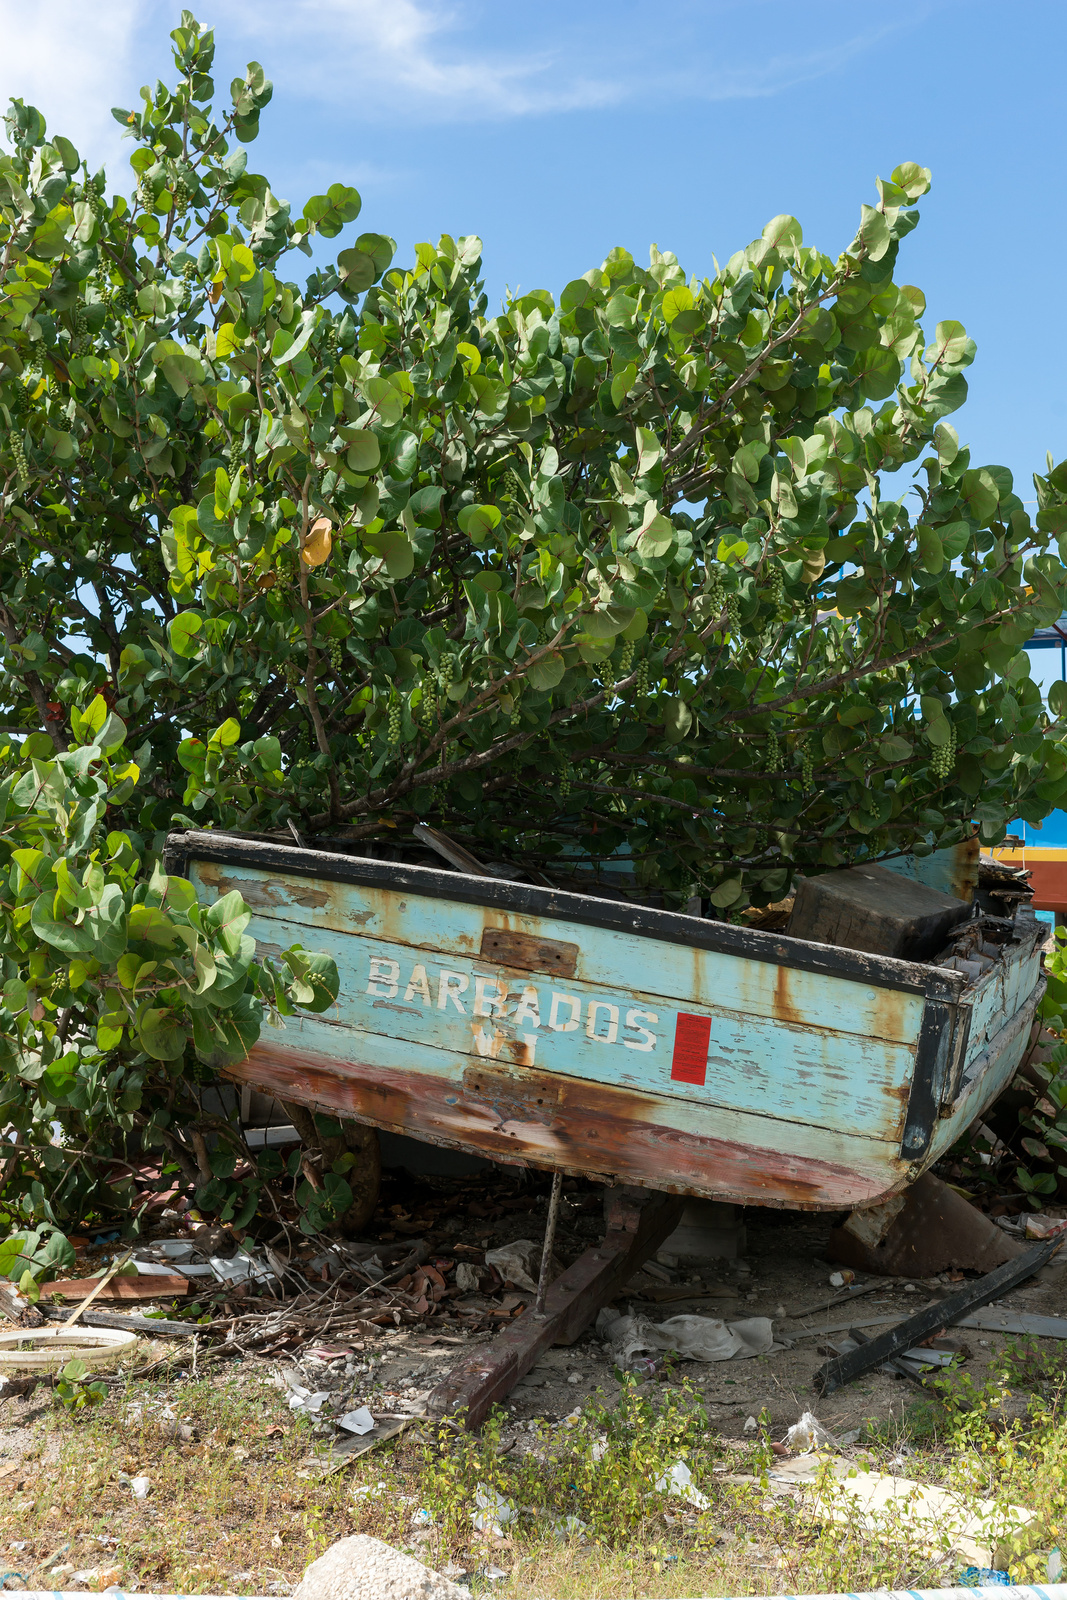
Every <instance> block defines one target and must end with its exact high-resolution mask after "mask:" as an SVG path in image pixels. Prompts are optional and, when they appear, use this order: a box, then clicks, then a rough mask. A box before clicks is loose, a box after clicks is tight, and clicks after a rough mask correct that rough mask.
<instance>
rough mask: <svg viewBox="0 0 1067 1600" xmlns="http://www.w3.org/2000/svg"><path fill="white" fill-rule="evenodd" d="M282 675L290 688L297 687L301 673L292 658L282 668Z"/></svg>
mask: <svg viewBox="0 0 1067 1600" xmlns="http://www.w3.org/2000/svg"><path fill="white" fill-rule="evenodd" d="M282 675H283V677H284V678H285V681H286V683H287V684H288V685H289V687H290V689H295V688H296V686H297V684H298V683H299V682H300V673H299V672H298V671H297V666H296V662H295V661H292V660H290V661H287V662H286V663H285V666H284V667H283V668H282Z"/></svg>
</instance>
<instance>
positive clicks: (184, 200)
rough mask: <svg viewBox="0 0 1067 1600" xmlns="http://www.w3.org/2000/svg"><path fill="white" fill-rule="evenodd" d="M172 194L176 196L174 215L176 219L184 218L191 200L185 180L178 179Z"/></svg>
mask: <svg viewBox="0 0 1067 1600" xmlns="http://www.w3.org/2000/svg"><path fill="white" fill-rule="evenodd" d="M172 193H173V196H174V214H175V216H176V217H184V215H185V213H186V212H187V211H188V209H189V200H190V191H189V185H188V184H187V183H186V181H185V179H184V178H179V179H178V181H177V183H176V184H175V185H174V189H173V191H172Z"/></svg>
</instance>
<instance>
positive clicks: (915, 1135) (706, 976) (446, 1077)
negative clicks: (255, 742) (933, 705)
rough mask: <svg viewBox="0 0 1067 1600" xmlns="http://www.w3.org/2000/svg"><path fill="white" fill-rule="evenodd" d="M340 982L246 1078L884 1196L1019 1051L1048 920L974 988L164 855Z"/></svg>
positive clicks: (196, 846) (693, 930)
mask: <svg viewBox="0 0 1067 1600" xmlns="http://www.w3.org/2000/svg"><path fill="white" fill-rule="evenodd" d="M170 859H171V860H172V862H173V865H174V868H175V869H176V870H177V869H178V868H180V869H181V870H184V871H186V872H188V874H189V876H190V877H191V878H192V880H193V882H194V883H195V884H196V885H197V888H198V891H199V893H200V894H201V896H202V897H203V898H204V899H205V900H209V899H213V898H214V897H215V896H216V895H219V894H223V893H226V892H228V891H229V890H230V889H239V890H240V891H241V893H242V894H243V895H244V897H245V899H246V900H247V902H248V904H249V905H250V906H251V907H252V909H253V913H254V915H253V921H252V924H251V927H250V932H252V933H253V934H254V935H255V937H256V939H257V941H258V942H259V944H260V948H261V950H262V951H263V952H264V953H266V954H270V953H271V952H272V951H278V950H281V949H283V948H284V947H285V946H287V945H289V944H291V943H293V942H299V943H301V944H303V945H304V946H305V947H307V948H309V949H317V950H325V951H327V952H328V953H329V954H330V955H332V956H333V957H334V959H335V960H336V962H337V965H338V968H339V970H340V973H341V993H340V998H339V1000H338V1003H337V1005H336V1006H335V1007H334V1008H333V1009H332V1010H331V1011H330V1012H329V1013H326V1014H325V1015H322V1016H318V1017H304V1018H302V1019H288V1020H287V1021H286V1023H285V1025H284V1027H277V1028H275V1027H271V1028H267V1029H265V1030H264V1034H263V1037H262V1038H261V1040H260V1042H259V1043H258V1044H257V1046H256V1047H255V1049H254V1050H253V1052H252V1054H251V1056H250V1057H249V1059H248V1060H247V1061H246V1062H244V1063H242V1064H241V1065H240V1066H239V1067H237V1068H235V1069H232V1075H233V1076H235V1077H237V1078H239V1079H242V1080H244V1081H247V1082H249V1083H251V1084H253V1085H255V1086H256V1087H258V1088H261V1089H264V1090H267V1091H268V1092H271V1093H274V1094H276V1095H278V1096H279V1097H280V1098H284V1099H290V1100H296V1101H300V1102H302V1103H304V1104H307V1105H315V1106H317V1107H319V1108H321V1109H324V1110H329V1111H331V1112H333V1113H335V1114H339V1115H342V1116H347V1117H353V1118H355V1119H356V1120H359V1121H363V1122H367V1123H373V1124H375V1125H377V1126H379V1127H383V1128H389V1129H392V1130H394V1131H397V1132H401V1133H406V1134H411V1135H414V1136H415V1137H417V1138H421V1139H427V1140H431V1141H434V1142H436V1143H440V1144H445V1145H450V1146H453V1147H456V1148H459V1149H463V1150H468V1151H472V1152H474V1153H477V1154H479V1155H485V1156H490V1157H493V1158H494V1159H499V1160H506V1161H514V1162H519V1163H524V1162H525V1163H529V1164H531V1165H534V1166H538V1167H543V1168H562V1169H563V1170H564V1171H567V1172H573V1173H585V1174H589V1175H593V1176H598V1177H602V1178H605V1179H608V1180H611V1181H626V1182H631V1183H638V1184H642V1185H645V1186H647V1187H651V1188H656V1189H664V1190H673V1191H676V1192H684V1193H691V1194H697V1195H706V1196H711V1197H715V1198H719V1199H727V1200H736V1201H741V1202H748V1203H755V1204H760V1205H781V1206H791V1207H801V1208H810V1209H830V1210H847V1209H853V1208H855V1207H858V1206H866V1205H871V1204H874V1203H876V1202H877V1201H879V1200H881V1199H883V1198H884V1197H886V1196H887V1195H889V1194H891V1193H892V1192H894V1191H895V1190H896V1189H899V1188H900V1187H902V1186H903V1185H904V1184H905V1183H907V1182H909V1181H911V1179H913V1178H914V1177H915V1176H917V1175H918V1173H919V1172H920V1171H921V1170H923V1169H924V1168H925V1167H926V1166H928V1165H929V1164H930V1162H931V1161H933V1160H935V1159H936V1158H937V1156H938V1155H940V1154H942V1153H943V1152H944V1150H945V1149H947V1148H948V1146H949V1145H950V1144H951V1143H952V1141H953V1140H954V1139H955V1138H956V1137H957V1136H958V1134H959V1133H960V1132H962V1130H963V1129H964V1128H965V1127H966V1126H967V1125H968V1124H969V1123H970V1122H971V1121H973V1120H974V1118H975V1117H976V1116H977V1115H978V1114H979V1113H980V1112H981V1111H982V1110H983V1109H984V1107H985V1106H987V1105H988V1104H989V1103H990V1101H991V1100H992V1099H993V1098H995V1096H996V1095H997V1094H999V1092H1000V1090H1001V1089H1002V1088H1003V1087H1004V1085H1005V1084H1006V1083H1007V1082H1008V1081H1009V1080H1010V1078H1011V1076H1012V1074H1013V1072H1014V1071H1015V1069H1016V1067H1017V1066H1018V1064H1019V1061H1020V1059H1021V1056H1022V1053H1023V1050H1024V1048H1025V1045H1026V1041H1027V1037H1028V1034H1029V1030H1030V1025H1031V1020H1032V1017H1033V1012H1034V1006H1035V1005H1036V1001H1037V994H1038V985H1039V979H1040V965H1041V951H1040V946H1039V941H1040V937H1041V931H1042V930H1041V929H1040V928H1039V927H1038V926H1037V925H1035V924H1032V922H1031V921H1030V920H1029V919H1028V920H1027V922H1026V923H1025V924H1024V925H1023V933H1022V937H1021V938H1020V939H1019V941H1018V943H1016V944H1014V945H1012V946H1010V947H1009V948H1008V949H1007V950H1006V952H1005V954H1004V955H1003V957H1002V958H1001V959H1000V960H999V961H997V962H996V963H995V965H994V967H993V968H992V970H991V971H990V972H988V973H986V975H985V976H984V977H983V978H981V979H980V980H979V981H977V982H968V980H967V979H966V977H965V976H964V975H962V974H960V973H957V972H947V971H945V970H944V969H942V968H938V967H931V966H925V965H915V964H912V963H907V962H902V961H894V960H890V959H888V958H880V957H873V956H863V955H859V954H858V953H855V952H851V951H842V950H836V949H833V948H831V947H829V946H823V945H813V944H810V943H805V942H804V941H800V940H795V939H789V938H786V937H784V936H782V935H778V934H767V933H757V932H754V931H751V930H742V929H734V928H730V927H728V926H726V925H724V924H718V923H709V922H707V921H704V920H702V919H699V918H693V917H686V916H680V915H674V914H671V913H663V912H648V911H644V910H640V909H639V908H635V907H633V906H630V905H626V904H620V903H617V902H606V901H600V900H593V899H591V898H589V897H587V896H580V895H571V894H563V893H557V892H555V891H546V890H540V889H532V888H529V887H527V886H520V885H515V884H508V883H500V882H498V881H491V880H485V879H475V878H470V877H467V876H465V875H462V874H458V873H455V874H453V873H445V872H436V871H433V870H431V869H427V868H419V867H398V866H392V865H390V864H387V863H382V862H372V861H360V860H359V858H353V857H340V856H333V857H328V856H324V855H321V854H319V853H316V852H310V851H299V850H290V849H285V848H283V847H278V846H272V845H263V844H258V843H256V842H254V841H246V840H238V839H236V838H233V837H226V836H213V835H207V834H191V835H184V836H179V837H178V838H177V839H176V840H175V841H173V842H172V844H171V846H170Z"/></svg>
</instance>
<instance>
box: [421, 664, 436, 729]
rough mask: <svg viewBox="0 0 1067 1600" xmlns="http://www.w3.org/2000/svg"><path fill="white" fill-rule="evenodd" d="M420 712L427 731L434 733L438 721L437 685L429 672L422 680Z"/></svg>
mask: <svg viewBox="0 0 1067 1600" xmlns="http://www.w3.org/2000/svg"><path fill="white" fill-rule="evenodd" d="M419 712H420V716H421V719H422V725H423V727H424V728H425V730H426V732H427V733H432V732H433V728H434V724H435V722H436V721H437V685H436V683H435V681H434V679H433V678H432V677H431V675H430V674H429V673H427V674H426V675H425V677H424V678H423V680H422V704H421V706H420V708H419Z"/></svg>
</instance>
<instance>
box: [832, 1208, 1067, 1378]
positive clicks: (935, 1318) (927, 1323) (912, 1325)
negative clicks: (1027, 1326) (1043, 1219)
mask: <svg viewBox="0 0 1067 1600" xmlns="http://www.w3.org/2000/svg"><path fill="white" fill-rule="evenodd" d="M1062 1243H1063V1239H1062V1237H1061V1238H1056V1239H1050V1240H1048V1242H1047V1243H1046V1244H1040V1245H1037V1246H1036V1248H1035V1249H1033V1250H1028V1251H1027V1252H1026V1254H1025V1255H1022V1256H1016V1258H1015V1259H1014V1261H1006V1262H1005V1263H1004V1265H1003V1266H1002V1267H997V1268H995V1270H994V1271H993V1272H987V1273H986V1275H985V1277H984V1278H978V1279H977V1280H976V1281H975V1282H974V1283H969V1284H967V1286H966V1287H965V1288H963V1289H960V1290H959V1291H958V1293H956V1294H952V1295H949V1296H947V1298H946V1299H944V1300H935V1301H934V1302H933V1304H932V1305H928V1306H924V1307H923V1308H922V1310H921V1311H917V1312H916V1313H915V1314H914V1316H911V1317H906V1318H905V1320H904V1321H903V1322H899V1323H897V1325H896V1327H895V1328H890V1329H889V1330H888V1332H886V1333H882V1334H879V1335H878V1337H877V1338H876V1339H872V1340H871V1342H870V1343H869V1344H865V1345H862V1346H861V1347H860V1348H859V1349H858V1350H850V1351H849V1353H848V1355H845V1356H835V1357H834V1359H833V1360H832V1361H827V1362H825V1363H824V1365H823V1366H821V1367H820V1368H819V1370H818V1372H816V1374H815V1376H814V1378H813V1380H812V1382H813V1384H814V1387H815V1392H816V1394H824V1395H825V1394H833V1392H834V1390H835V1389H840V1388H841V1387H842V1385H844V1384H846V1383H851V1382H852V1379H853V1378H858V1377H859V1376H860V1374H861V1373H863V1372H869V1371H870V1370H871V1368H872V1367H879V1366H881V1364H882V1362H883V1361H889V1360H890V1359H891V1358H892V1357H893V1356H896V1355H900V1354H901V1352H902V1351H904V1350H908V1349H910V1347H911V1346H912V1345H917V1344H922V1342H923V1340H924V1339H927V1338H929V1336H930V1334H932V1333H935V1332H936V1331H937V1329H938V1328H948V1327H951V1326H953V1324H954V1323H956V1322H957V1321H958V1320H959V1318H960V1317H963V1316H966V1315H967V1314H968V1312H971V1311H976V1310H978V1308H979V1307H980V1306H984V1305H988V1304H989V1302H990V1300H996V1299H997V1298H998V1297H999V1296H1000V1295H1002V1294H1007V1293H1008V1292H1009V1290H1011V1289H1014V1288H1015V1286H1016V1284H1019V1283H1023V1282H1024V1281H1025V1280H1026V1279H1027V1278H1031V1277H1033V1275H1034V1273H1035V1272H1037V1271H1038V1270H1039V1268H1041V1267H1043V1266H1044V1265H1045V1262H1046V1261H1048V1260H1049V1259H1050V1258H1051V1257H1052V1255H1053V1254H1054V1253H1055V1251H1056V1250H1057V1249H1058V1248H1059V1247H1060V1245H1061V1244H1062ZM852 1326H853V1327H855V1326H856V1324H855V1323H853V1324H852Z"/></svg>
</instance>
